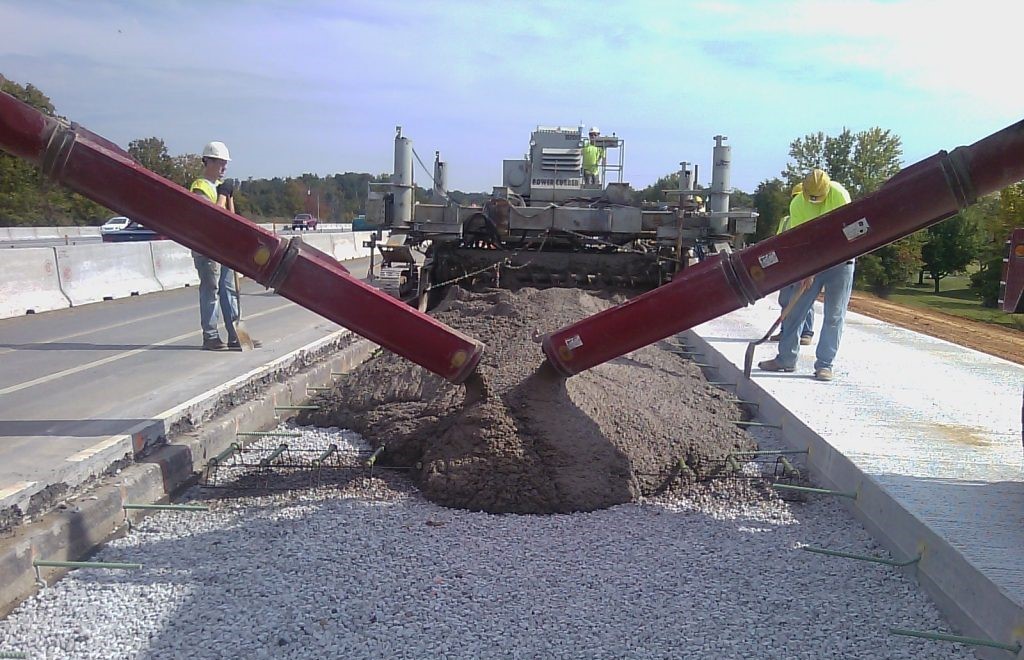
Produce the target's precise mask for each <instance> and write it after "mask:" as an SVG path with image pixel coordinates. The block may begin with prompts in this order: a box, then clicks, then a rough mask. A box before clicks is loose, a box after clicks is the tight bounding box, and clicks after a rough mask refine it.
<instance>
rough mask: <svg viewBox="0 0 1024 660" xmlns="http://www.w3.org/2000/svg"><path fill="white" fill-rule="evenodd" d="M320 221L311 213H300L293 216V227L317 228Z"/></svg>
mask: <svg viewBox="0 0 1024 660" xmlns="http://www.w3.org/2000/svg"><path fill="white" fill-rule="evenodd" d="M319 222H320V221H319V220H317V219H316V218H314V217H313V215H312V214H311V213H299V214H298V215H296V216H295V217H294V218H292V229H316V225H317V223H319Z"/></svg>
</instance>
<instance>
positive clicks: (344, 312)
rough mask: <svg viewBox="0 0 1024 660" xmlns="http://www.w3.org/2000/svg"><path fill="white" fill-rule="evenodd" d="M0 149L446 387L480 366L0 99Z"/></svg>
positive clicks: (339, 272) (109, 148)
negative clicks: (440, 380)
mask: <svg viewBox="0 0 1024 660" xmlns="http://www.w3.org/2000/svg"><path fill="white" fill-rule="evenodd" d="M0 149H2V150H3V151H6V152H8V153H10V154H12V155H14V156H17V157H19V158H22V159H24V160H26V161H28V162H30V163H32V164H33V165H36V166H37V167H39V168H40V169H41V170H42V171H43V173H44V174H45V175H46V176H48V177H50V178H52V179H54V180H56V181H58V182H60V183H62V184H63V185H65V186H67V187H68V188H70V189H72V190H74V191H76V192H78V193H81V194H82V195H84V196H85V197H88V198H89V199H91V200H93V201H95V202H97V203H99V204H102V205H103V206H106V207H107V208H109V209H112V210H114V211H116V212H118V213H121V214H123V215H126V216H128V217H130V218H132V219H133V220H136V221H137V222H140V223H142V224H143V225H145V226H146V227H148V228H150V229H153V230H156V231H158V232H160V233H161V234H164V235H166V236H169V237H170V238H172V239H173V240H174V241H176V242H178V243H180V244H182V245H184V246H186V247H189V248H192V249H193V250H196V251H197V252H200V253H202V254H205V255H207V256H209V257H211V258H213V259H216V260H217V261H219V262H220V263H222V264H224V265H226V266H228V267H230V268H233V269H235V270H237V271H238V272H239V273H242V274H243V275H245V276H246V277H249V278H252V279H253V280H255V281H257V282H259V283H260V284H263V285H266V286H270V287H273V288H274V289H275V290H276V291H277V293H279V294H280V295H282V296H283V297H285V298H288V299H289V300H292V301H294V302H296V303H298V304H300V305H302V306H303V307H306V308H307V309H311V310H313V311H315V312H317V313H318V314H321V315H322V316H324V317H326V318H328V319H330V320H332V321H335V322H336V323H338V324H340V325H342V326H344V327H346V328H349V329H350V330H352V331H353V332H356V333H357V334H360V335H362V336H363V337H366V338H367V339H370V340H372V341H374V342H376V343H378V344H380V345H381V346H383V347H384V348H386V349H388V350H390V351H393V352H395V353H397V354H399V355H401V356H403V357H405V358H407V359H409V360H411V361H412V362H415V363H416V364H418V365H420V366H422V367H424V368H425V369H428V370H430V371H432V372H434V373H436V374H438V375H440V376H442V377H443V378H445V379H447V380H449V381H451V382H454V383H461V382H463V381H465V380H466V379H467V378H468V377H469V376H470V375H471V374H472V373H473V371H474V369H475V368H476V365H477V363H478V362H479V361H480V357H481V355H482V353H483V349H484V345H483V344H482V343H481V342H479V341H477V340H475V339H472V338H470V337H467V336H466V335H463V334H462V333H460V332H457V331H455V330H453V329H451V328H449V327H448V326H446V325H444V324H442V323H440V322H438V321H436V320H435V319H433V318H431V317H429V316H427V315H426V314H423V313H421V312H418V311H417V310H415V309H413V308H412V307H409V306H408V305H406V304H404V303H402V302H401V301H399V300H396V299H394V298H392V297H390V296H388V295H386V294H384V293H381V292H379V291H377V290H376V289H374V288H373V287H371V286H369V285H367V284H365V283H363V282H362V281H360V280H359V279H357V278H356V277H353V276H352V275H351V274H349V272H348V271H347V270H346V269H345V268H344V266H342V265H341V264H340V263H338V262H337V261H336V260H335V259H334V258H333V257H331V256H330V255H327V254H325V253H323V252H320V251H319V250H316V249H315V248H313V247H311V246H309V245H307V244H305V243H303V242H302V241H301V239H298V238H293V239H291V240H290V241H289V240H288V239H285V238H282V237H280V236H277V235H276V234H274V233H272V232H269V231H267V230H265V229H263V228H261V227H260V226H258V225H256V224H254V223H252V222H250V221H248V220H246V219H245V218H243V217H241V216H239V215H235V214H234V213H230V212H229V211H227V210H225V209H223V208H221V207H219V206H217V205H215V204H211V203H210V202H209V201H206V200H205V198H201V197H199V196H197V195H193V194H191V193H189V191H187V190H185V189H184V188H182V187H181V186H178V185H175V184H174V183H172V182H170V181H168V180H166V179H164V178H163V177H161V176H159V175H157V174H154V173H153V172H151V171H149V170H148V169H146V168H144V167H142V166H141V165H139V164H138V163H137V162H135V161H134V160H133V159H132V158H131V156H130V155H128V154H127V153H126V152H125V151H124V150H122V149H121V148H119V147H118V146H117V145H115V144H113V143H111V142H109V141H107V140H104V139H103V138H101V137H99V136H97V135H95V134H93V133H90V132H89V131H87V130H85V129H82V128H81V127H79V126H77V125H75V124H70V125H68V124H66V123H65V122H62V121H60V120H57V119H55V118H52V117H48V116H46V115H44V114H42V113H40V112H39V111H38V110H36V109H35V108H32V107H31V106H29V105H26V104H25V103H22V102H21V101H19V100H18V99H16V98H14V97H13V96H10V95H9V94H3V93H0Z"/></svg>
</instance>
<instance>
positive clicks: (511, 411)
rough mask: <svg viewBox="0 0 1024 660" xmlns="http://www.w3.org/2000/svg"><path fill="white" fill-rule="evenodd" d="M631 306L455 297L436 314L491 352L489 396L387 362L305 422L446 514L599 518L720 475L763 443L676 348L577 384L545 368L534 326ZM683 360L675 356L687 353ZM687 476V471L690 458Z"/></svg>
mask: <svg viewBox="0 0 1024 660" xmlns="http://www.w3.org/2000/svg"><path fill="white" fill-rule="evenodd" d="M616 302H621V300H618V299H612V298H609V297H607V296H602V297H598V296H595V295H592V294H590V293H587V292H585V291H582V290H579V289H558V288H553V289H544V290H537V289H522V290H519V291H518V292H511V291H507V290H490V291H486V292H483V293H469V292H466V291H464V290H462V289H458V288H455V287H453V289H452V292H451V294H450V295H449V297H448V299H447V300H446V301H445V302H444V303H442V305H441V306H440V307H438V309H437V310H435V312H434V315H435V316H436V317H437V318H438V319H439V320H441V321H442V322H444V323H446V324H448V325H450V326H452V327H454V328H457V329H459V330H461V331H463V332H465V333H467V334H468V335H470V336H472V337H476V338H478V339H480V340H482V341H484V342H486V344H487V350H486V352H485V353H484V357H483V359H482V360H481V363H480V366H479V368H478V369H479V371H480V372H481V373H482V374H483V376H484V378H485V380H486V381H487V383H488V386H489V387H490V390H491V394H490V397H489V398H488V399H487V400H486V401H484V402H482V403H477V404H473V405H470V406H464V405H463V391H464V388H462V387H461V386H454V385H452V384H450V383H448V382H447V381H444V380H443V379H441V378H439V377H438V376H435V375H434V374H432V373H430V372H428V371H426V370H425V369H423V368H421V367H418V366H416V365H414V364H413V363H411V362H409V361H408V360H405V359H404V358H400V357H398V356H396V355H393V354H391V353H388V352H383V351H382V352H380V353H379V354H378V355H377V356H375V357H374V358H372V359H370V360H369V361H367V362H366V363H364V364H363V365H361V366H360V367H359V368H357V369H356V370H355V371H354V372H353V373H351V374H349V375H348V376H346V377H345V378H344V379H342V380H341V381H340V382H339V384H338V387H337V388H336V389H335V390H334V391H332V392H329V393H325V394H323V395H321V396H320V397H318V398H317V399H316V400H315V401H314V402H315V403H317V404H318V405H319V406H320V410H318V411H316V412H312V413H305V414H303V415H301V416H300V417H299V419H298V420H297V421H299V423H301V424H316V425H318V426H323V427H330V426H337V427H342V428H349V429H352V430H354V431H357V432H358V433H360V434H362V435H363V436H364V437H365V438H367V439H368V440H369V442H370V443H371V444H373V445H375V446H379V445H381V444H384V445H386V451H385V453H384V455H383V456H384V457H385V459H386V464H390V465H395V466H410V467H412V468H413V470H412V476H413V478H414V480H415V481H416V482H417V485H418V486H419V488H420V490H421V491H422V492H423V494H424V495H425V496H426V497H427V498H428V499H431V500H433V501H434V502H437V503H439V504H442V505H445V506H450V507H456V508H463V509H470V510H479V511H488V512H492V513H568V512H574V511H592V510H595V509H601V508H606V507H609V506H612V505H615V504H621V503H624V502H631V501H636V500H638V499H639V498H641V497H644V496H648V495H652V494H656V493H659V492H662V491H664V490H666V489H669V488H675V487H684V486H686V485H687V484H690V483H692V482H693V480H694V477H699V478H702V477H707V476H709V475H711V474H713V473H715V472H716V471H718V470H720V469H722V464H723V462H724V459H725V457H726V456H727V455H728V454H729V453H730V452H733V451H737V450H749V449H752V448H753V447H754V443H753V441H752V440H751V438H750V436H749V435H748V434H747V433H746V432H745V431H743V430H742V429H740V428H739V427H738V426H736V425H735V424H734V423H733V422H734V421H735V420H740V419H745V417H743V413H742V411H741V410H739V409H738V407H737V405H736V404H735V403H733V402H732V401H731V400H730V399H731V396H732V395H731V394H729V393H727V392H725V391H723V390H722V389H720V388H718V387H715V386H712V385H709V384H708V382H707V380H706V379H705V378H704V375H703V374H702V372H701V370H700V368H699V367H698V366H696V365H695V364H694V362H693V360H692V359H690V358H687V357H684V356H681V355H678V354H676V353H673V352H671V351H670V350H669V349H670V348H671V347H670V345H669V343H668V342H661V343H660V344H658V345H654V346H648V347H645V348H642V349H640V350H637V351H634V352H633V353H630V354H628V355H626V356H623V357H620V358H618V359H616V360H612V361H611V362H609V363H607V364H604V365H600V366H598V367H596V368H594V369H591V370H589V371H586V372H584V373H581V374H578V375H576V376H574V377H572V378H570V379H568V380H565V379H562V378H558V377H555V376H553V375H544V374H539V373H538V372H537V369H538V367H540V366H541V363H542V361H543V353H542V351H541V349H540V345H539V344H537V343H535V342H534V341H532V339H531V336H532V335H533V333H534V331H535V330H540V331H541V332H550V331H553V330H556V329H558V328H560V327H562V326H564V325H566V324H568V323H570V322H572V321H576V320H579V319H582V318H584V317H587V316H590V315H592V314H594V313H596V312H598V311H600V310H602V309H605V308H606V307H608V306H610V305H612V304H614V303H616ZM677 350H678V349H677ZM681 460H682V461H683V462H685V464H686V467H685V468H682V469H681V468H680V465H679V463H680V461H681Z"/></svg>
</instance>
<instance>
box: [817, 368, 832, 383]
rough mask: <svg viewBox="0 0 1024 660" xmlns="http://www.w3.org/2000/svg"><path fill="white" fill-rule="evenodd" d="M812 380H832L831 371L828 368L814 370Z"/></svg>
mask: <svg viewBox="0 0 1024 660" xmlns="http://www.w3.org/2000/svg"><path fill="white" fill-rule="evenodd" d="M814 380H824V381H829V380H832V370H831V369H829V368H828V367H821V368H819V369H815V370H814Z"/></svg>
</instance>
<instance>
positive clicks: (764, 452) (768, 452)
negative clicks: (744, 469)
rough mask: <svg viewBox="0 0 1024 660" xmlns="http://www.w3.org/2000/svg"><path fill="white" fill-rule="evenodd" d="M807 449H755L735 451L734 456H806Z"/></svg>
mask: <svg viewBox="0 0 1024 660" xmlns="http://www.w3.org/2000/svg"><path fill="white" fill-rule="evenodd" d="M807 451H808V450H806V449H754V450H751V451H734V452H732V454H733V456H781V455H784V454H806V453H807Z"/></svg>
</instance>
